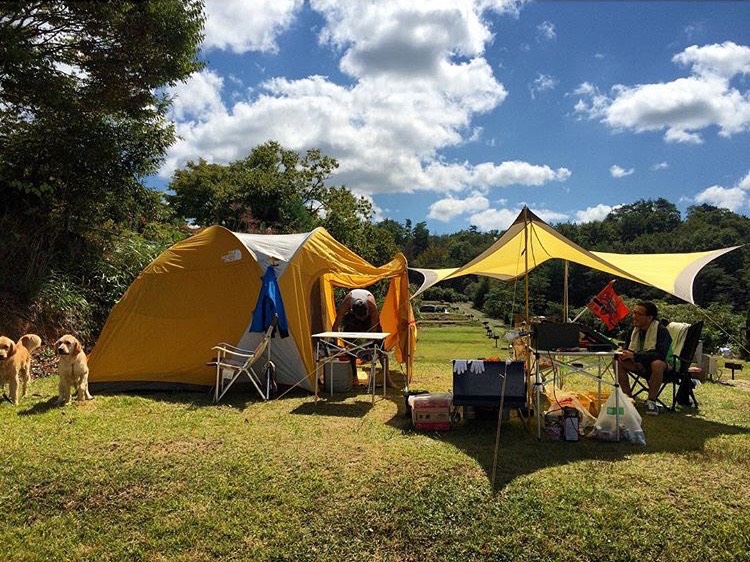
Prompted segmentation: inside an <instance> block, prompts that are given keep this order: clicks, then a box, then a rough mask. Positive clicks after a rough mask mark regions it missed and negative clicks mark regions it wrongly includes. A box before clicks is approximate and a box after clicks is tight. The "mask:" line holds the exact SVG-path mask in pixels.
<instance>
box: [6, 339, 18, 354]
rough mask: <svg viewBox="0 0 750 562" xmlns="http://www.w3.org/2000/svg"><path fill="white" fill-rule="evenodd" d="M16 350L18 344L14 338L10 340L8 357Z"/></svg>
mask: <svg viewBox="0 0 750 562" xmlns="http://www.w3.org/2000/svg"><path fill="white" fill-rule="evenodd" d="M15 352H16V344H15V343H14V342H13V340H10V343H9V344H8V357H12V356H13V354H14V353H15Z"/></svg>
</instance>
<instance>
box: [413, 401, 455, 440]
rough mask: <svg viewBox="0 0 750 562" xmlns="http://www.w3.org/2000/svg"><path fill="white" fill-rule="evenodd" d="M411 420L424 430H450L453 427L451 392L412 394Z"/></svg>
mask: <svg viewBox="0 0 750 562" xmlns="http://www.w3.org/2000/svg"><path fill="white" fill-rule="evenodd" d="M409 402H411V422H412V424H413V425H414V427H415V428H416V429H419V430H423V431H448V430H450V428H451V404H452V403H453V396H452V395H451V394H420V395H418V396H410V397H409Z"/></svg>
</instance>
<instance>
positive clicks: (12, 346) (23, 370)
mask: <svg viewBox="0 0 750 562" xmlns="http://www.w3.org/2000/svg"><path fill="white" fill-rule="evenodd" d="M40 345H42V338H40V337H39V336H37V335H36V334H26V335H24V336H21V339H19V340H18V341H17V342H16V343H13V340H12V339H10V338H6V337H5V336H0V386H5V383H8V389H9V391H10V400H11V402H13V404H16V405H17V404H18V400H19V397H18V385H19V384H20V385H21V398H25V397H26V393H27V392H28V384H29V381H30V380H31V352H32V351H34V350H35V349H36V348H37V347H39V346H40Z"/></svg>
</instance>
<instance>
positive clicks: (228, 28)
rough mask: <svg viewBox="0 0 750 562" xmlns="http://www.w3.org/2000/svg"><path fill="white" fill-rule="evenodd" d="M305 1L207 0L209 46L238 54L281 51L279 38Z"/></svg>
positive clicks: (207, 46)
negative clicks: (277, 42)
mask: <svg viewBox="0 0 750 562" xmlns="http://www.w3.org/2000/svg"><path fill="white" fill-rule="evenodd" d="M302 4H303V0H253V1H252V2H247V1H246V0H206V30H205V31H206V37H205V39H204V40H203V46H204V47H205V48H206V49H212V48H215V49H228V50H231V51H232V52H234V53H245V52H247V51H265V52H272V53H275V52H276V51H277V50H278V45H277V44H276V37H277V36H278V35H279V34H280V33H283V32H284V31H286V30H287V29H288V28H289V26H290V25H291V24H292V22H293V21H294V15H295V12H296V11H297V10H298V9H299V8H301V7H302Z"/></svg>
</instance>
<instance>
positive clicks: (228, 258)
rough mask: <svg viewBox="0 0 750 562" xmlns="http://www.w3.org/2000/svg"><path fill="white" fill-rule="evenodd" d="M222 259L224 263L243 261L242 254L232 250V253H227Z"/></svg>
mask: <svg viewBox="0 0 750 562" xmlns="http://www.w3.org/2000/svg"><path fill="white" fill-rule="evenodd" d="M221 259H222V260H223V261H224V263H231V262H233V261H239V260H241V259H242V253H241V252H240V251H239V250H232V251H231V252H227V253H226V254H224V255H223V256H221Z"/></svg>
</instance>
